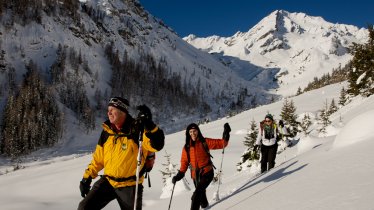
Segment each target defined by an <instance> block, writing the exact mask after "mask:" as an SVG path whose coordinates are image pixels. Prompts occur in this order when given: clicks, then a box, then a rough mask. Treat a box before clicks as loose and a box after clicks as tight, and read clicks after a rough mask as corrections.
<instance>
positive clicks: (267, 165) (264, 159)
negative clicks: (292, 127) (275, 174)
mask: <svg viewBox="0 0 374 210" xmlns="http://www.w3.org/2000/svg"><path fill="white" fill-rule="evenodd" d="M277 150H278V143H275V144H274V145H271V146H265V145H262V146H261V173H263V172H265V171H267V170H270V169H272V168H274V165H275V157H276V156H277Z"/></svg>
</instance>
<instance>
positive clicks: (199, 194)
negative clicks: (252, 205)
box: [172, 123, 231, 210]
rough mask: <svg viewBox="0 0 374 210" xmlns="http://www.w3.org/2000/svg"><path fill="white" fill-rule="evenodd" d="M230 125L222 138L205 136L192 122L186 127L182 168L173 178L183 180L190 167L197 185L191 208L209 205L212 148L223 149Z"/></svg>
mask: <svg viewBox="0 0 374 210" xmlns="http://www.w3.org/2000/svg"><path fill="white" fill-rule="evenodd" d="M230 131H231V128H230V125H229V124H228V123H226V124H225V125H224V131H223V137H222V139H211V138H204V137H203V135H202V134H201V131H200V129H199V127H198V126H197V125H196V124H195V123H192V124H190V125H188V126H187V129H186V144H185V146H184V147H183V149H182V157H181V166H180V169H179V171H178V173H177V175H175V176H174V177H173V179H172V182H173V184H175V183H176V182H177V181H179V180H181V179H182V178H183V177H184V175H185V173H186V171H187V168H188V167H190V171H191V177H192V179H193V181H194V185H195V187H196V189H195V192H194V193H193V195H192V198H191V200H192V203H191V210H195V209H199V208H200V206H201V207H202V208H205V207H207V206H208V205H209V203H208V199H207V197H206V193H205V190H206V188H207V187H208V186H209V184H210V182H211V181H212V180H213V176H214V169H213V168H214V166H213V162H212V160H211V159H210V158H211V155H210V153H209V150H211V149H223V148H225V147H226V146H227V144H228V142H229V139H230Z"/></svg>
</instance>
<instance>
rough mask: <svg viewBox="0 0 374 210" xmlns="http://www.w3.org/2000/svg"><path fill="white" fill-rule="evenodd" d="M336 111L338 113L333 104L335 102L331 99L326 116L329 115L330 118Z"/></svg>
mask: <svg viewBox="0 0 374 210" xmlns="http://www.w3.org/2000/svg"><path fill="white" fill-rule="evenodd" d="M336 111H338V107H337V106H336V104H335V100H334V99H332V100H331V104H330V107H329V110H328V114H329V116H330V115H331V114H333V113H335V112H336Z"/></svg>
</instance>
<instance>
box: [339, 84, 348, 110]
mask: <svg viewBox="0 0 374 210" xmlns="http://www.w3.org/2000/svg"><path fill="white" fill-rule="evenodd" d="M346 102H347V92H346V90H345V89H344V87H342V89H341V90H340V96H339V105H340V106H344V105H345V103H346Z"/></svg>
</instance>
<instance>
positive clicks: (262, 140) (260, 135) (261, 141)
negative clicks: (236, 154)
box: [256, 124, 278, 146]
mask: <svg viewBox="0 0 374 210" xmlns="http://www.w3.org/2000/svg"><path fill="white" fill-rule="evenodd" d="M273 126H274V137H273V138H271V139H266V138H265V131H264V130H263V129H261V126H260V128H259V131H258V135H257V139H256V145H261V144H263V145H265V146H273V145H274V144H276V143H277V135H278V132H277V126H276V125H275V124H273Z"/></svg>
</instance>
